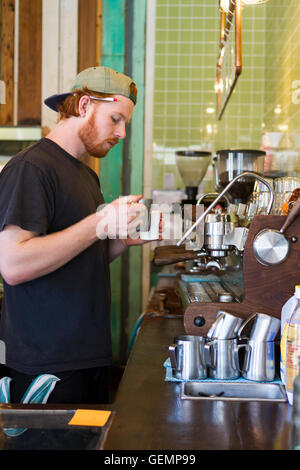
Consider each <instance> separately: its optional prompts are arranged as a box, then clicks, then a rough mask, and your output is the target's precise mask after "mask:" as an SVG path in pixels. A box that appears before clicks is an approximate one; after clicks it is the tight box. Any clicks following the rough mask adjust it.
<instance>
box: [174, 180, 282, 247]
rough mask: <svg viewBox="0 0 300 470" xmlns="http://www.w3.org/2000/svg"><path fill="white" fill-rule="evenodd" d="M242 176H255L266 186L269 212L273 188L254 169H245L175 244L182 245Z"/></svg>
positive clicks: (272, 199) (272, 200)
mask: <svg viewBox="0 0 300 470" xmlns="http://www.w3.org/2000/svg"><path fill="white" fill-rule="evenodd" d="M244 176H252V178H256V179H257V180H259V181H260V182H261V183H263V184H264V185H265V186H267V188H268V190H269V192H270V201H269V204H268V207H267V215H269V214H270V212H271V209H272V206H273V202H274V192H273V189H272V188H271V186H270V184H269V183H268V182H267V181H266V180H265V179H264V178H262V177H261V176H260V175H258V174H257V173H255V172H254V171H245V172H244V173H241V174H239V175H237V176H236V177H235V178H233V179H232V180H231V181H230V183H228V185H227V186H226V187H225V188H224V189H223V191H222V192H221V193H220V194H219V196H218V197H217V198H216V199H215V200H214V201H213V202H212V203H211V204H210V206H209V207H208V208H207V209H206V211H204V212H203V214H201V216H200V217H199V218H198V219H197V220H196V222H195V223H194V224H193V225H192V226H191V227H190V228H189V229H188V230H187V231H186V232H185V234H184V235H183V237H182V238H181V240H179V242H177V244H176V246H180V245H182V243H183V242H184V241H185V240H186V239H187V237H188V236H189V235H190V234H191V233H192V231H193V230H194V229H195V228H196V227H197V226H198V225H199V224H200V222H202V220H203V219H204V218H205V217H206V216H207V214H208V213H209V212H210V211H211V210H212V209H213V208H214V207H215V206H216V205H217V204H218V202H219V201H220V199H222V197H223V196H224V194H226V193H227V191H228V190H229V189H230V188H231V186H233V185H234V183H235V182H236V181H238V180H239V179H240V178H243V177H244Z"/></svg>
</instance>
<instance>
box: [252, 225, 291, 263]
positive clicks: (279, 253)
mask: <svg viewBox="0 0 300 470" xmlns="http://www.w3.org/2000/svg"><path fill="white" fill-rule="evenodd" d="M253 251H254V255H255V257H256V259H257V261H258V262H259V263H261V264H263V265H265V266H272V265H275V264H279V263H282V262H283V261H284V260H285V259H286V258H287V256H288V254H289V251H290V245H289V242H288V240H287V239H286V238H285V236H284V235H283V234H282V233H280V232H279V231H278V230H271V229H264V230H262V231H261V232H259V233H258V234H257V235H256V237H255V238H254V241H253Z"/></svg>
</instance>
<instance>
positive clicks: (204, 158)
mask: <svg viewBox="0 0 300 470" xmlns="http://www.w3.org/2000/svg"><path fill="white" fill-rule="evenodd" d="M210 157H211V153H210V152H205V151H201V150H178V151H177V152H176V165H177V168H178V171H179V173H180V176H181V178H182V180H183V183H184V185H185V191H186V194H187V200H186V201H185V202H186V203H189V204H196V196H197V190H198V186H199V184H200V183H201V181H202V180H203V178H204V176H205V173H206V171H207V168H208V165H209V164H210V161H211V158H210Z"/></svg>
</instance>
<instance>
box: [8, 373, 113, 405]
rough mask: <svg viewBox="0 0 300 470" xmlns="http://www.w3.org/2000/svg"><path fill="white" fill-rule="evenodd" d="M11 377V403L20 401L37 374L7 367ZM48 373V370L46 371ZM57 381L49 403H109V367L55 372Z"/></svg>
mask: <svg viewBox="0 0 300 470" xmlns="http://www.w3.org/2000/svg"><path fill="white" fill-rule="evenodd" d="M6 373H7V376H8V377H11V379H12V381H11V385H10V391H11V400H10V401H11V403H20V402H21V399H22V397H23V395H24V393H25V392H26V390H27V388H28V386H29V385H30V384H31V382H32V381H33V380H34V379H35V378H36V377H37V375H27V374H23V373H21V372H17V371H16V370H13V369H9V368H7V369H6ZM45 373H47V372H45ZM51 374H52V375H55V376H56V377H58V378H59V379H60V380H59V381H58V382H56V384H55V387H54V390H53V391H52V392H51V394H50V396H49V398H48V400H47V403H50V404H51V403H56V404H59V403H65V404H73V403H74V404H75V403H76V404H80V403H83V404H105V403H108V367H95V368H91V369H81V370H74V371H64V372H53V373H51Z"/></svg>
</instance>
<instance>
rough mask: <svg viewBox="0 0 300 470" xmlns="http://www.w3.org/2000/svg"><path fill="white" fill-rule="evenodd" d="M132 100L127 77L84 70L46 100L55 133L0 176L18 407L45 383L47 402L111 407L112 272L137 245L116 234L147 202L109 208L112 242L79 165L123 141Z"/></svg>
mask: <svg viewBox="0 0 300 470" xmlns="http://www.w3.org/2000/svg"><path fill="white" fill-rule="evenodd" d="M136 97H137V89H136V86H135V84H134V82H133V81H132V79H131V78H130V77H127V76H125V75H123V74H121V73H118V72H115V71H114V70H111V69H109V68H107V67H91V68H89V69H86V70H84V71H82V72H81V73H79V75H77V77H76V78H75V80H74V82H73V85H72V88H71V90H70V91H69V92H67V93H64V94H61V95H53V96H51V97H49V98H47V99H46V100H45V104H46V105H47V106H49V107H50V108H51V109H53V110H55V111H57V112H59V120H58V124H57V125H56V127H55V128H54V129H53V130H52V131H51V132H50V133H49V134H48V135H47V137H45V138H42V139H41V140H40V141H39V142H37V143H35V144H34V145H32V146H30V147H29V148H27V149H25V150H23V151H21V152H20V153H19V154H17V155H15V156H14V157H13V158H12V159H11V160H10V161H9V163H8V164H7V165H6V166H5V168H4V169H3V170H2V172H1V174H0V272H1V275H2V278H3V282H4V298H3V305H2V312H1V321H0V340H1V341H0V343H1V348H0V350H1V354H0V356H1V357H0V362H1V363H2V364H5V366H6V368H7V371H8V372H7V373H8V376H9V377H10V378H11V379H12V380H11V401H12V402H13V403H14V402H15V403H19V402H20V400H21V399H22V396H23V395H24V392H25V391H26V390H27V389H28V387H29V386H30V384H32V383H33V381H34V380H35V378H36V377H37V376H39V375H41V374H42V375H43V374H51V375H52V376H54V377H56V379H57V380H56V382H55V387H54V389H53V390H52V391H51V394H49V397H48V403H105V402H107V367H108V366H109V365H110V364H111V360H112V351H111V333H110V318H109V314H110V276H109V263H110V262H111V261H112V260H113V259H115V258H116V257H117V256H119V255H120V254H121V253H122V252H124V250H126V249H127V247H128V246H129V245H131V244H139V243H141V241H140V240H139V239H134V240H133V239H130V238H128V239H126V238H124V237H123V238H120V237H118V233H119V232H120V231H122V233H124V228H125V232H126V229H127V227H128V226H129V225H130V223H131V222H132V221H133V220H135V216H136V206H138V205H139V206H140V204H138V201H139V199H140V198H141V197H142V196H128V197H127V198H119V199H117V200H115V201H113V202H112V203H110V204H108V205H106V207H105V209H103V212H102V211H100V213H101V215H102V225H101V227H107V226H109V223H110V221H111V218H112V217H114V216H115V214H116V213H118V214H119V217H117V220H116V221H115V224H114V228H115V233H114V234H110V235H115V236H111V237H110V238H109V237H108V238H107V237H106V235H107V234H105V233H103V234H100V235H99V227H98V231H97V224H98V223H99V213H98V214H97V209H98V208H99V207H102V206H103V204H104V199H103V195H102V193H101V189H100V184H99V180H98V177H97V175H96V174H95V173H94V172H93V171H92V170H91V169H90V168H89V167H88V166H86V165H85V164H84V163H83V162H82V158H83V156H84V155H85V154H86V153H87V152H88V153H89V154H90V155H92V156H94V157H96V158H104V157H105V156H106V155H107V153H108V152H109V150H110V149H111V148H112V147H113V146H115V145H117V144H118V142H119V140H120V139H124V138H125V136H126V130H125V128H126V124H127V123H128V122H129V121H130V118H131V115H132V112H133V110H134V106H135V103H136ZM103 230H104V228H103ZM102 235H103V236H102Z"/></svg>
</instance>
